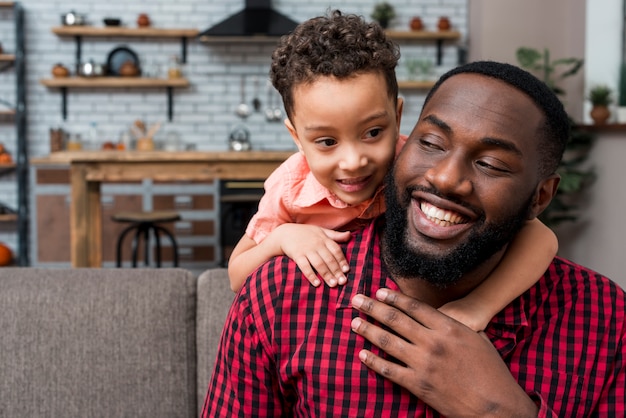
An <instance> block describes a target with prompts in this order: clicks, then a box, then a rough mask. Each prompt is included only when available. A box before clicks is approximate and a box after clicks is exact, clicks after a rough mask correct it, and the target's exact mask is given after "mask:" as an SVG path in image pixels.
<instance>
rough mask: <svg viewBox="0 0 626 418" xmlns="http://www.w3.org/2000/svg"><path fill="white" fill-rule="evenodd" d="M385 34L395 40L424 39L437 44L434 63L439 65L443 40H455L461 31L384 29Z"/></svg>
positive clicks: (458, 37) (413, 40)
mask: <svg viewBox="0 0 626 418" xmlns="http://www.w3.org/2000/svg"><path fill="white" fill-rule="evenodd" d="M385 33H386V34H387V36H388V37H389V38H391V39H393V40H396V41H412V42H415V41H425V42H428V41H430V42H435V44H436V46H437V57H436V60H435V62H436V64H437V65H441V61H442V58H443V43H444V41H456V40H458V39H460V38H461V33H460V32H458V31H455V30H442V31H427V30H414V31H411V30H386V31H385Z"/></svg>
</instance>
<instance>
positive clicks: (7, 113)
mask: <svg viewBox="0 0 626 418" xmlns="http://www.w3.org/2000/svg"><path fill="white" fill-rule="evenodd" d="M6 116H9V117H10V116H15V110H14V109H0V117H6Z"/></svg>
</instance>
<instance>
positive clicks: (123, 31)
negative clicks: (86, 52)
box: [52, 25, 200, 64]
mask: <svg viewBox="0 0 626 418" xmlns="http://www.w3.org/2000/svg"><path fill="white" fill-rule="evenodd" d="M52 32H53V33H54V34H56V35H57V36H73V37H74V38H75V40H76V64H80V62H81V55H82V53H81V49H82V48H81V44H82V38H83V37H91V38H102V37H107V36H109V37H112V36H120V37H125V38H180V41H181V57H180V58H181V61H182V62H183V63H185V62H187V38H195V37H196V36H198V33H200V32H199V31H198V30H197V29H166V28H154V27H147V28H129V27H124V26H104V27H97V26H89V25H82V26H55V27H53V28H52Z"/></svg>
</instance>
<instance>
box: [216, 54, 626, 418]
mask: <svg viewBox="0 0 626 418" xmlns="http://www.w3.org/2000/svg"><path fill="white" fill-rule="evenodd" d="M568 135H569V122H568V118H567V115H566V114H565V112H564V110H563V107H562V105H561V103H560V102H559V101H558V99H557V98H556V96H555V95H554V94H553V93H552V92H551V91H550V89H549V88H548V87H547V86H545V84H543V83H542V82H540V81H539V80H537V79H536V78H535V77H533V76H532V75H530V74H528V73H527V72H525V71H523V70H521V69H519V68H517V67H513V66H510V65H507V64H499V63H494V62H477V63H472V64H468V65H465V66H462V67H458V68H456V69H454V70H452V71H450V72H449V73H447V74H445V75H444V76H443V77H442V78H441V79H440V80H439V82H438V83H437V85H436V86H435V87H434V88H433V89H432V90H431V92H430V93H429V96H428V97H427V99H426V101H425V104H424V107H423V109H422V113H421V115H420V118H419V120H418V122H417V125H416V126H415V128H414V130H413V132H412V133H411V135H410V136H409V139H408V141H407V143H406V145H405V146H404V148H403V150H402V152H401V153H400V155H399V156H398V158H397V160H396V162H395V165H394V168H393V170H392V172H391V175H390V176H389V177H388V182H387V186H386V194H387V212H386V214H385V215H384V216H383V217H381V218H379V219H377V220H375V221H374V222H372V223H371V225H369V226H368V227H366V228H365V229H363V230H361V231H358V232H356V233H354V234H353V235H352V238H351V240H350V241H349V242H348V243H347V244H346V245H345V248H344V250H345V253H346V258H347V260H348V262H349V263H350V273H349V277H348V281H347V283H346V284H345V285H344V286H339V287H335V288H330V287H327V286H322V287H318V288H315V287H311V286H303V285H302V282H303V280H304V279H303V277H302V274H301V272H300V271H299V270H298V269H297V268H296V265H295V263H294V262H293V261H291V260H289V259H288V258H287V257H278V258H275V259H274V260H272V261H270V262H268V263H266V264H264V265H263V266H262V267H261V268H259V269H258V270H257V271H256V272H255V273H254V274H253V276H252V277H251V279H250V280H248V282H247V283H246V284H245V286H244V288H243V289H242V291H241V292H240V293H239V294H238V295H237V298H236V301H235V303H234V304H233V307H232V308H231V312H230V313H229V316H228V319H227V323H226V326H225V329H224V334H223V337H222V342H221V346H220V351H219V354H218V358H217V363H216V368H215V371H214V374H213V378H212V381H211V384H210V386H209V392H208V395H207V398H206V403H205V409H204V416H207V417H208V416H232V415H231V414H234V415H236V416H285V415H287V416H307V417H310V416H425V415H426V416H437V415H438V414H442V415H446V416H449V417H454V416H481V417H486V416H506V417H512V416H529V417H530V416H538V415H539V416H624V414H625V413H626V410H625V408H626V365H625V358H626V356H625V354H626V313H625V305H626V296H625V294H624V291H623V290H621V289H620V288H619V287H618V286H617V285H615V284H614V283H612V282H611V281H610V280H608V279H607V278H605V277H603V276H601V275H599V274H598V273H595V272H593V271H591V270H588V269H586V268H584V267H582V266H580V265H577V264H575V263H572V262H570V261H568V260H564V259H561V258H558V257H556V258H555V259H554V260H553V262H552V264H551V265H550V267H549V268H548V270H547V271H546V272H545V274H544V276H543V277H542V278H541V279H540V280H539V281H538V282H537V283H536V284H535V285H534V286H533V287H531V288H530V289H529V290H528V291H527V292H526V293H524V294H523V295H521V296H520V297H519V298H517V299H515V300H514V301H513V302H512V303H511V304H510V305H509V306H507V307H506V308H505V309H503V310H502V311H501V312H500V313H499V314H498V315H496V317H494V318H493V319H492V321H491V323H490V324H489V325H488V327H487V328H486V330H485V333H484V334H483V335H480V334H478V333H475V332H473V331H471V330H470V329H469V328H467V327H465V326H464V325H462V324H461V323H459V322H456V321H454V320H453V319H451V318H450V317H447V316H445V315H444V314H443V313H441V312H439V311H437V310H436V308H438V307H440V306H442V305H443V304H445V303H447V302H449V301H452V300H456V299H459V298H462V297H464V296H465V295H467V294H468V293H469V292H471V291H472V290H473V289H475V288H476V287H477V286H478V285H479V284H481V283H482V282H483V281H484V280H485V278H486V277H487V276H488V275H489V273H490V272H491V271H492V270H493V269H494V268H495V266H496V265H497V264H498V263H499V261H500V260H501V259H502V257H503V255H504V252H505V251H506V249H507V245H508V244H509V243H510V242H511V240H512V238H513V236H515V234H516V233H517V232H518V230H519V229H520V228H521V225H522V224H523V223H524V222H525V221H526V220H528V219H532V218H534V217H536V216H537V215H539V214H540V213H541V211H542V210H543V209H544V208H545V207H546V206H547V205H548V204H549V202H550V200H551V199H552V197H553V196H554V194H555V193H556V188H557V186H558V182H559V177H558V175H556V174H555V172H556V168H557V167H558V164H559V161H560V158H561V155H562V153H563V150H564V147H565V143H566V142H567V140H568ZM305 312H306V313H307V314H306V315H305V314H303V313H305ZM312 317H313V318H315V320H314V321H310V320H307V318H312Z"/></svg>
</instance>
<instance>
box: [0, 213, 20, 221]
mask: <svg viewBox="0 0 626 418" xmlns="http://www.w3.org/2000/svg"><path fill="white" fill-rule="evenodd" d="M16 221H17V215H16V214H13V213H9V214H0V222H16Z"/></svg>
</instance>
